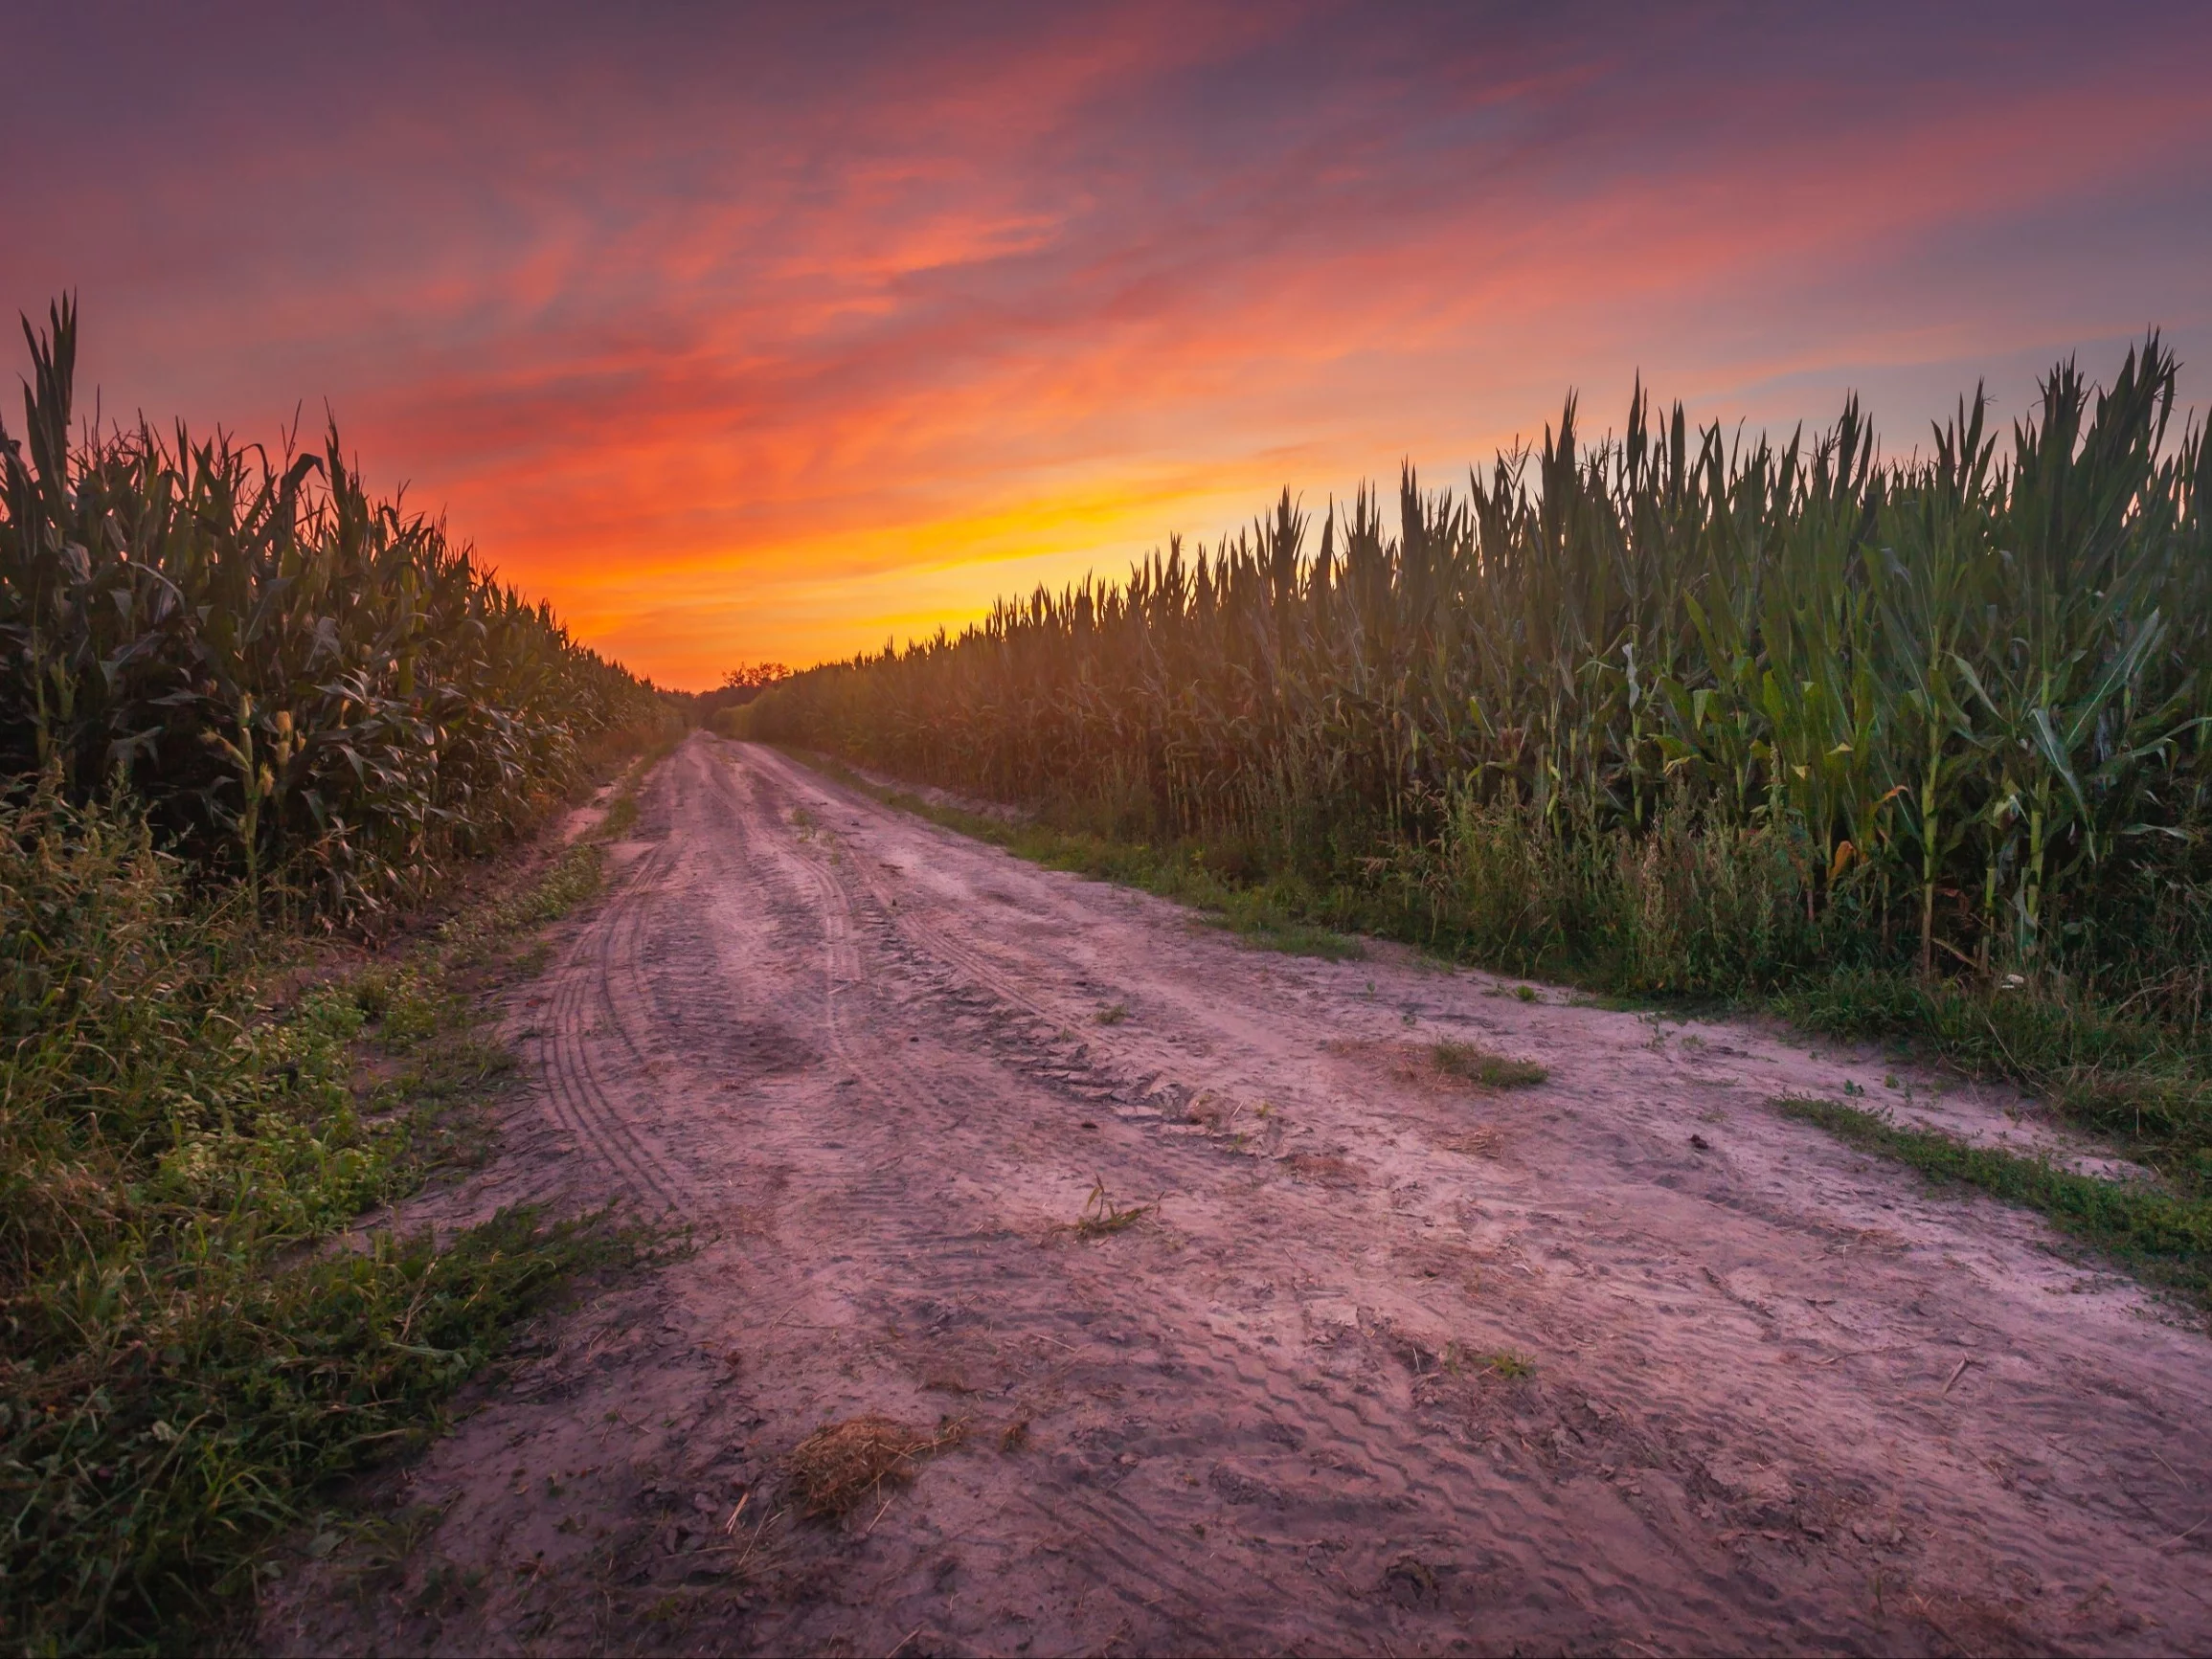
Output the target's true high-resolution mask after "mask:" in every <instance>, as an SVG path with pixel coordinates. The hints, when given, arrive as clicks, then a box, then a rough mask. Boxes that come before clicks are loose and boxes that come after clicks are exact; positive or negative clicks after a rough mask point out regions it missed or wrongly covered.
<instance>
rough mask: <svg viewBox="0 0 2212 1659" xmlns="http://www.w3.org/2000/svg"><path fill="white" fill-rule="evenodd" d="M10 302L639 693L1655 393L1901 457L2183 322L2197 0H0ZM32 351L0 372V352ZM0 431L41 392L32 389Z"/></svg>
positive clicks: (2204, 191) (1102, 568)
mask: <svg viewBox="0 0 2212 1659" xmlns="http://www.w3.org/2000/svg"><path fill="white" fill-rule="evenodd" d="M0 40H4V41H5V42H6V46H5V49H4V50H5V55H6V56H7V58H8V59H9V68H8V72H7V74H6V75H5V77H0V146H4V153H5V154H6V156H7V157H8V158H9V162H10V165H9V166H8V167H7V168H5V169H4V170H0V226H5V227H6V231H5V234H4V235H0V305H5V306H6V307H7V308H8V309H10V310H12V311H21V312H29V313H31V314H33V315H34V317H35V316H43V314H44V311H45V308H46V305H47V303H48V302H49V300H50V299H52V298H53V297H54V296H55V295H56V294H59V293H62V292H64V291H68V292H74V293H75V294H76V295H77V296H78V299H79V306H80V310H81V324H80V330H81V335H82V345H81V347H80V381H82V382H83V383H84V385H85V390H84V392H81V393H80V396H81V397H82V400H83V401H85V402H86V403H89V401H90V397H89V395H88V393H89V392H90V390H91V388H92V387H94V386H96V387H97V389H98V392H99V395H100V400H101V404H102V408H103V409H104V411H105V412H106V413H107V414H108V415H110V416H114V415H124V416H126V417H127V416H128V415H130V413H131V412H134V411H143V412H145V413H146V414H147V415H150V416H153V417H154V418H156V419H157V420H160V421H164V422H166V421H168V420H170V419H172V418H175V417H179V416H182V417H185V418H187V419H189V420H191V421H192V423H194V424H195V425H198V426H210V425H215V424H220V425H222V426H224V427H227V428H229V429H231V430H233V431H235V432H237V433H238V434H239V435H241V436H243V437H264V438H265V437H275V436H276V434H277V433H278V432H279V430H280V429H281V428H282V427H284V426H286V425H288V424H289V423H290V422H291V421H292V419H293V418H294V416H295V414H296V413H298V412H304V413H305V419H306V423H307V425H308V427H309V428H310V430H311V429H312V428H314V427H315V426H317V425H318V424H319V423H320V422H321V420H322V419H323V417H324V413H325V411H326V410H327V412H328V413H329V415H332V416H334V417H335V418H336V419H337V421H338V423H339V426H340V429H341V431H342V432H343V434H344V439H345V442H346V445H347V447H348V449H349V450H350V451H351V452H353V453H354V454H356V455H357V456H358V457H359V458H360V460H361V463H362V465H363V467H364V468H365V470H366V472H367V474H368V477H369V479H370V481H371V482H372V485H373V486H375V487H379V488H383V489H392V488H396V487H398V486H400V485H402V484H404V485H405V487H406V490H407V498H406V499H407V500H408V501H409V502H410V503H412V504H414V505H416V506H418V507H419V508H422V509H424V510H428V511H433V512H439V513H442V514H443V515H444V517H445V518H446V521H447V523H448V526H449V527H450V529H451V531H452V533H453V534H454V535H455V536H456V537H457V538H459V539H462V540H464V541H468V542H471V543H473V544H474V545H475V547H476V549H477V550H478V551H479V553H480V554H481V555H482V556H483V557H484V558H485V560H486V561H487V562H489V563H490V564H491V565H493V566H495V567H496V568H497V569H498V570H499V572H501V573H502V575H503V576H504V577H505V578H507V579H508V580H509V581H511V582H513V583H515V584H516V585H517V586H519V587H520V588H522V589H523V590H524V591H525V592H527V593H529V594H532V595H533V596H543V597H546V598H550V599H551V600H552V601H553V604H554V606H555V608H556V609H557V610H558V611H559V612H560V614H561V615H562V616H563V617H566V618H567V619H568V621H569V623H570V625H571V626H572V628H573V629H574V630H575V632H576V634H577V635H578V637H580V638H582V639H585V640H587V641H589V642H590V643H592V644H593V645H595V646H597V647H598V648H599V649H601V650H603V651H605V652H607V653H608V654H610V655H612V656H614V657H617V658H619V659H621V661H625V662H627V663H628V664H629V665H630V666H631V667H633V668H635V669H637V670H639V671H640V672H643V673H646V674H649V675H651V676H652V677H654V678H655V679H656V680H657V681H659V682H660V683H661V684H665V685H670V686H676V687H682V688H688V689H702V688H705V687H708V686H711V685H712V684H716V683H717V682H718V681H719V680H720V678H721V677H722V675H723V674H724V672H725V671H727V670H729V669H731V668H733V667H734V666H736V665H738V664H740V663H743V662H751V661H762V660H777V661H785V662H789V663H792V664H794V665H801V664H804V663H808V662H813V661H821V660H824V659H829V658H835V657H841V656H846V655H849V654H851V653H853V652H855V651H858V650H862V649H874V648H879V647H880V646H881V645H882V644H883V643H884V642H885V641H886V640H887V639H893V638H895V639H907V638H910V637H914V636H918V635H926V634H928V633H930V632H932V631H934V630H935V629H936V628H937V627H938V626H940V625H943V626H949V627H953V628H956V629H957V628H958V626H959V624H960V623H962V622H964V621H966V620H969V619H972V618H974V617H977V616H979V615H981V614H982V613H984V612H986V611H987V610H988V609H989V606H990V604H991V602H992V600H993V599H994V598H996V597H998V596H1000V595H1002V594H1018V593H1026V592H1027V591H1028V590H1030V589H1031V588H1033V587H1035V586H1036V585H1038V584H1039V583H1044V584H1047V585H1050V586H1053V587H1057V586H1059V585H1061V584H1063V583H1065V582H1068V581H1071V580H1074V579H1077V578H1079V577H1081V576H1082V575H1083V574H1084V573H1085V572H1093V571H1095V572H1098V573H1100V574H1102V575H1107V576H1117V575H1119V574H1120V573H1122V572H1125V571H1126V569H1127V567H1128V565H1129V563H1130V561H1131V560H1132V559H1134V558H1136V557H1138V556H1140V555H1141V554H1143V553H1144V552H1145V551H1147V550H1148V549H1152V548H1154V547H1157V546H1160V545H1162V543H1163V542H1164V541H1165V539H1166V537H1167V536H1168V535H1169V534H1170V533H1171V532H1180V533H1181V534H1182V535H1184V537H1185V540H1186V542H1188V541H1198V542H1205V543H1211V542H1212V541H1214V540H1215V539H1216V538H1218V537H1219V536H1221V535H1222V534H1224V533H1226V532H1231V531H1233V530H1234V529H1235V528H1236V527H1239V526H1241V525H1243V524H1246V523H1249V522H1250V520H1251V519H1252V518H1253V517H1254V516H1255V515H1256V514H1258V513H1260V512H1261V511H1262V510H1263V509H1264V508H1265V507H1266V506H1267V504H1269V503H1270V502H1271V501H1272V500H1273V498H1274V497H1275V494H1276V493H1277V492H1278V491H1280V490H1282V489H1285V488H1288V489H1290V490H1291V491H1292V492H1293V493H1294V494H1295V495H1298V496H1299V497H1300V498H1301V499H1303V500H1304V502H1305V503H1306V504H1307V505H1308V506H1309V507H1321V506H1325V504H1327V503H1328V502H1329V501H1330V500H1331V499H1336V500H1342V499H1343V498H1344V497H1346V496H1348V495H1349V494H1350V493H1351V492H1352V491H1353V490H1354V489H1356V488H1357V487H1358V486H1359V485H1360V484H1361V483H1362V482H1367V481H1381V482H1384V483H1386V484H1394V482H1395V479H1396V476H1397V472H1398V468H1399V466H1400V464H1401V463H1402V462H1406V461H1410V462H1411V463H1412V464H1413V465H1414V466H1416V467H1417V468H1418V469H1419V470H1420V472H1421V475H1422V478H1423V481H1424V482H1425V483H1427V484H1430V485H1432V486H1434V485H1440V484H1445V483H1450V482H1455V481H1456V482H1460V483H1463V482H1464V481H1465V477H1466V472H1467V469H1468V468H1469V467H1470V466H1471V465H1481V464H1486V463H1487V461H1488V460H1489V458H1490V456H1491V455H1492V454H1493V452H1494V451H1495V450H1496V449H1498V448H1499V447H1500V446H1501V445H1506V444H1510V443H1512V442H1513V441H1515V439H1516V438H1534V437H1540V436H1541V434H1542V432H1543V430H1544V428H1545V426H1546V423H1547V422H1553V421H1556V420H1557V418H1558V412H1559V409H1560V406H1561V404H1562V402H1563V400H1564V398H1565V396H1566V395H1567V393H1568V392H1569V391H1570V390H1572V391H1575V392H1578V393H1579V394H1580V396H1581V399H1582V409H1583V411H1584V414H1583V419H1584V421H1585V423H1586V424H1591V425H1595V426H1597V427H1600V428H1602V427H1603V426H1604V425H1605V424H1606V423H1607V421H1608V420H1612V421H1614V423H1617V421H1618V419H1619V417H1620V415H1623V414H1624V413H1625V411H1626V408H1627V404H1628V400H1629V396H1630V392H1631V389H1632V387H1633V386H1634V385H1635V383H1636V377H1637V376H1638V375H1639V374H1640V375H1641V377H1642V380H1643V382H1644V384H1645V385H1646V386H1648V387H1649V388H1651V389H1652V390H1653V392H1655V393H1656V394H1657V395H1658V396H1659V398H1660V399H1662V400H1667V401H1672V400H1675V399H1680V400H1681V401H1682V402H1683V403H1684V404H1686V406H1687V408H1688V411H1689V414H1690V415H1691V417H1692V418H1693V419H1695V420H1722V421H1726V422H1728V423H1731V424H1733V423H1736V422H1748V423H1749V424H1750V425H1751V426H1753V427H1759V426H1764V427H1768V428H1771V429H1774V430H1778V431H1787V430H1788V429H1789V428H1791V427H1793V426H1794V425H1795V424H1797V423H1798V422H1800V421H1802V422H1804V423H1806V424H1807V425H1808V426H1817V425H1820V424H1824V423H1825V422H1827V421H1830V420H1832V419H1833V418H1834V416H1835V414H1836V412H1837V411H1838V410H1839V409H1840V406H1841V403H1842V400H1843V397H1844V395H1845V394H1846V392H1852V391H1856V392H1859V393H1861V394H1862V397H1863V398H1864V399H1865V400H1866V402H1867V404H1868V405H1869V407H1870V408H1871V410H1872V412H1873V414H1874V415H1875V418H1876V421H1877V424H1878V427H1879V429H1880V431H1881V432H1882V434H1883V438H1884V442H1885V446H1886V448H1887V449H1888V450H1889V451H1890V452H1892V453H1903V452H1906V451H1908V450H1910V449H1912V448H1913V447H1915V446H1916V445H1918V446H1921V447H1925V446H1926V443H1927V434H1928V423H1929V421H1930V419H1932V418H1936V417H1939V416H1941V415H1943V414H1945V413H1947V412H1948V411H1949V410H1950V409H1951V408H1952V406H1953V404H1954V403H1955V401H1956V399H1957V397H1958V396H1959V394H1960V393H1961V392H1970V391H1971V390H1972V388H1973V387H1974V385H1975V382H1976V381H1983V380H1985V381H1986V382H1987V384H1988V386H1989V388H1990V390H1991V392H1992V395H1993V398H1994V400H1995V404H1996V408H1997V411H1998V414H1999V415H2002V416H2005V417H2007V418H2013V417H2019V416H2020V415H2026V414H2029V413H2031V412H2032V408H2033V404H2034V398H2035V389H2036V381H2037V376H2038V375H2039V374H2040V373H2041V372H2042V371H2043V370H2045V369H2047V368H2048V366H2049V365H2050V364H2051V363H2052V362H2053V361H2054V360H2056V359H2057V358H2059V357H2061V356H2064V355H2067V354H2078V355H2079V356H2080V358H2081V359H2082V361H2083V363H2084V365H2085V367H2086V368H2088V370H2090V371H2091V373H2092V374H2094V375H2096V376H2099V377H2103V376H2107V375H2109V374H2110V372H2111V370H2112V369H2113V368H2114V367H2116V365H2117V364H2118V362H2119V359H2120V356H2121V354H2122V353H2123V352H2124V350H2125V349H2126V347H2127V346H2128V345H2129V344H2130V343H2131V342H2133V341H2135V340H2138V339H2140V338H2141V336H2142V334H2143V332H2144V331H2145V329H2146V328H2148V327H2150V326H2153V325H2156V326H2159V327H2161V328H2162V329H2163V330H2164V331H2165V334H2166V337H2167V338H2168V340H2169V341H2170V342H2171V343H2172V344H2173V345H2174V346H2175V347H2177V348H2178V352H2179V355H2180V357H2181V360H2182V365H2183V368H2182V382H2181V385H2182V395H2183V399H2184V401H2185V402H2190V403H2193V404H2196V405H2200V406H2201V405H2203V404H2205V403H2207V402H2212V371H2208V370H2212V97H2207V96H2206V94H2205V90H2204V89H2205V87H2206V86H2207V85H2208V84H2212V7H2204V6H2201V5H2181V4H2175V5H2164V6H2160V5H2127V4H2122V3H2117V0H2106V3H2104V4H2099V5H2094V6H2091V5H2087V4H2085V5H2078V6H2055V5H2037V4H2033V3H2032V0H2016V3H2014V4H2008V5H2003V6H1996V5H1986V6H1948V7H1947V6H1941V5H1932V4H1928V3H1927V0H1922V3H1920V4H1914V5H1888V4H1865V3H1862V4H1855V5H1852V6H1848V7H1837V6H1829V7H1817V8H1816V7H1810V6H1773V5H1769V4H1759V5H1742V6H1738V5H1721V4H1682V5H1668V6H1653V5H1650V4H1648V3H1647V4H1639V5H1635V6H1628V5H1577V4H1573V3H1571V0H1565V3H1555V4H1548V5H1546V6H1542V7H1535V6H1529V5H1525V4H1521V5H1511V6H1505V5H1481V4H1465V5H1453V6H1420V5H1388V4H1377V3H1366V4H1343V5H1340V4H1320V3H1313V4H1307V3H1303V0H1268V3H1266V4H1237V5H1224V6H1213V5H1208V4H1203V3H1201V0H1175V3H1173V4H1166V5H1157V6H1155V5H1146V4H1131V5H1117V6H1098V7H1090V6H1080V5H1075V4H1066V5H1043V6H1040V5H1034V4H1027V5H1018V6H973V5H953V4H945V5H931V6H911V5H892V6H881V7H861V6H853V7H845V6H839V5H834V4H825V3H824V0H809V3H808V4H806V5H803V6H800V5H790V6H773V7H756V8H748V7H743V6H734V5H706V4H700V5H681V6H676V5H670V6H649V5H647V6H621V7H614V6H606V5H590V6H572V5H561V4H555V3H553V0H540V3H533V4H529V5H514V6H499V5H492V4H474V5H471V6H468V7H447V6H421V7H392V8H381V9H380V8H376V7H374V6H372V5H368V4H363V3H356V4H352V5H349V6H346V7H336V6H331V7H302V6H298V5H292V6H287V7H275V6H269V7H237V6H227V5H223V4H220V3H216V4H209V5H202V6H195V7H191V8H186V7H168V8H144V7H104V6H102V5H100V4H96V3H90V0H71V3H69V4H66V5H51V6H50V5H46V4H43V3H40V4H27V3H25V0H0ZM26 365H27V359H24V358H22V357H20V356H18V358H17V360H16V362H15V364H14V365H13V367H15V368H16V369H17V370H18V371H19V372H20V371H21V370H23V369H24V368H25V367H26ZM10 424H13V422H12V421H11V422H10Z"/></svg>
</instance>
